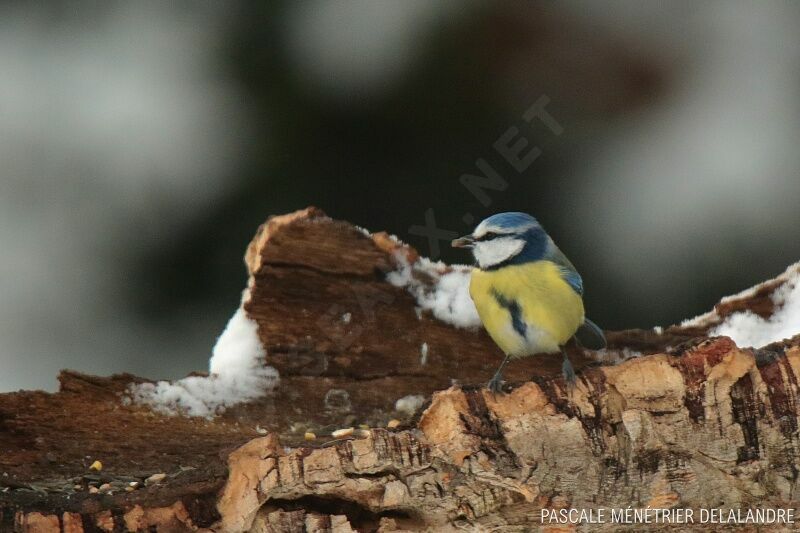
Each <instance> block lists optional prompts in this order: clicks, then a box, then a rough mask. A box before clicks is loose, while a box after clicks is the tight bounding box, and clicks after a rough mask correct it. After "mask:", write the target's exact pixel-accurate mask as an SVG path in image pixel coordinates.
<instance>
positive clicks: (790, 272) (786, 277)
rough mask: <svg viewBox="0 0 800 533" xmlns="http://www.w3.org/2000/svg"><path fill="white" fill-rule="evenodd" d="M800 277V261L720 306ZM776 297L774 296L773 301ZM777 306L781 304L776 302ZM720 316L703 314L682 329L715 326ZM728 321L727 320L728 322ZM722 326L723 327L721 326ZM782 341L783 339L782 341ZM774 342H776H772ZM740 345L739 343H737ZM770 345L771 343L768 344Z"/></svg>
mask: <svg viewBox="0 0 800 533" xmlns="http://www.w3.org/2000/svg"><path fill="white" fill-rule="evenodd" d="M798 276H800V261H798V262H797V263H794V264H793V265H790V266H789V268H787V269H786V270H785V271H784V272H783V273H782V274H780V275H779V276H777V277H775V278H773V279H770V280H767V281H765V282H763V283H759V284H758V285H754V286H752V287H750V288H749V289H745V290H743V291H741V292H739V293H737V294H732V295H730V296H726V297H724V298H723V299H721V300H720V301H719V303H720V304H726V303H730V302H733V301H737V300H745V299H747V298H752V297H753V296H754V295H755V294H756V293H757V292H758V291H760V290H761V289H762V288H763V287H764V286H765V285H767V284H772V283H775V282H778V283H784V284H785V283H789V282H793V280H795V281H796V280H797V277H798ZM774 297H775V295H774V294H773V301H775V299H774ZM775 303H776V304H778V303H779V302H777V301H775ZM719 318H720V317H719V314H717V311H716V310H711V311H709V312H708V313H703V314H702V315H699V316H696V317H694V318H690V319H687V320H684V321H683V322H681V327H683V328H694V327H705V326H708V325H709V324H713V323H715V322H718V321H719ZM726 321H727V320H726ZM720 326H721V325H720ZM720 326H718V327H720ZM781 340H782V339H781ZM772 342H774V341H772ZM737 344H738V342H737ZM766 344H769V343H766Z"/></svg>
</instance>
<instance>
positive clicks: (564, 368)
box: [561, 346, 576, 389]
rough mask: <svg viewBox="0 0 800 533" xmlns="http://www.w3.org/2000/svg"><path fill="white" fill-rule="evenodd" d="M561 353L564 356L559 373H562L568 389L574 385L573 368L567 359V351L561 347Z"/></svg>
mask: <svg viewBox="0 0 800 533" xmlns="http://www.w3.org/2000/svg"><path fill="white" fill-rule="evenodd" d="M561 353H562V355H563V356H564V362H563V363H561V373H562V374H563V375H564V381H566V382H567V387H569V388H570V389H571V388H572V387H574V386H575V381H576V377H575V369H574V368H573V367H572V362H571V361H570V360H569V356H568V355H567V351H566V350H565V349H564V347H563V346H562V347H561Z"/></svg>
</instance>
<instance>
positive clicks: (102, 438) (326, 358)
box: [0, 208, 800, 532]
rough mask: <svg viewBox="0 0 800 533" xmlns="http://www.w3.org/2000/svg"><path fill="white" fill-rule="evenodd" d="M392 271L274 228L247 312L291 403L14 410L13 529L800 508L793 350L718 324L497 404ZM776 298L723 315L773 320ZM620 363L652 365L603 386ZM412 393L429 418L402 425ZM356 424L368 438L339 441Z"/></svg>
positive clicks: (39, 399)
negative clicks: (185, 409) (756, 345)
mask: <svg viewBox="0 0 800 533" xmlns="http://www.w3.org/2000/svg"><path fill="white" fill-rule="evenodd" d="M398 256H399V257H402V258H405V259H406V260H408V261H411V262H413V261H414V260H416V258H417V257H418V256H417V254H416V252H415V251H414V250H413V249H411V248H409V247H406V246H404V245H401V244H399V243H397V242H396V241H394V240H392V239H391V238H389V237H388V236H386V235H384V234H376V235H373V236H368V235H367V234H365V233H364V232H362V231H360V230H358V229H357V228H355V227H353V226H352V225H350V224H347V223H345V222H341V221H335V220H331V219H329V218H328V217H327V216H325V215H324V213H322V212H320V211H319V210H317V209H314V208H309V209H307V210H303V211H299V212H297V213H293V214H291V215H285V216H282V217H274V218H272V219H271V220H270V221H268V222H267V223H265V225H264V226H262V228H260V229H259V231H258V233H257V235H256V237H255V239H254V240H253V243H252V244H251V245H250V247H249V249H248V251H247V254H246V264H247V268H248V272H249V274H250V281H249V289H250V297H249V299H248V300H247V301H246V303H245V310H246V312H247V314H248V315H249V316H250V317H252V318H253V319H255V320H256V322H257V323H258V326H259V328H258V334H259V337H260V339H261V341H262V343H263V345H264V346H265V348H266V351H267V364H269V365H271V366H273V367H275V368H276V369H277V370H278V371H279V373H280V376H281V380H280V384H279V386H278V387H277V388H276V390H275V391H274V392H273V393H272V394H270V395H269V396H267V397H264V398H262V399H259V400H257V401H254V402H251V403H247V404H242V405H240V406H237V407H234V408H231V409H229V410H228V411H226V412H225V413H224V414H222V415H220V416H218V417H216V418H213V419H211V420H206V419H202V418H187V417H181V416H172V417H170V416H164V415H160V414H156V413H154V412H152V411H151V410H150V409H149V408H147V407H143V406H137V405H130V404H129V402H126V401H125V396H126V394H125V392H126V389H127V387H128V386H129V385H130V384H131V383H136V382H141V381H144V380H143V379H142V378H138V377H135V376H131V375H120V376H112V377H110V378H100V377H92V376H85V375H81V374H78V373H75V372H69V371H65V372H63V373H62V374H61V376H60V383H61V386H60V390H59V392H57V393H54V394H49V393H44V392H38V391H23V392H16V393H7V394H0V531H3V530H15V529H16V530H20V531H76V532H79V531H125V530H132V531H148V530H158V531H197V530H212V531H247V530H252V531H316V530H330V531H348V530H350V529H349V528H353V529H357V530H359V531H374V530H378V529H380V530H382V531H390V530H393V529H396V530H402V529H404V528H405V529H406V530H421V529H425V528H433V529H431V530H448V529H453V528H464V529H466V530H473V531H483V530H486V529H491V528H495V530H509V531H524V530H528V529H526V527H527V526H526V524H530V523H535V522H536V521H537V520H538V516H539V514H538V513H539V510H540V509H541V508H542V507H557V506H570V505H571V506H583V507H588V506H597V505H601V504H602V505H605V506H612V505H616V506H623V507H624V506H627V505H634V506H637V505H639V506H644V505H647V504H648V503H652V504H654V505H655V504H659V505H662V506H663V505H666V506H669V505H683V506H699V505H705V504H707V505H709V506H711V505H729V506H736V505H756V504H762V505H765V504H767V503H768V504H770V505H772V506H778V505H783V506H792V505H793V504H794V502H795V498H796V497H795V494H796V484H797V478H798V476H797V472H798V469H799V468H800V464H798V459H797V453H798V450H800V441H798V432H797V428H798V415H797V403H796V402H797V400H796V398H797V392H798V391H797V375H798V370H799V367H798V361H800V350H799V349H798V347H797V346H798V345H800V338H798V337H796V338H795V339H793V340H788V341H786V342H784V343H778V344H775V345H771V346H769V347H765V348H764V349H761V350H756V351H753V350H742V349H739V348H737V347H736V346H735V345H734V344H733V343H732V342H731V341H730V340H728V339H725V338H719V339H707V338H706V337H705V333H706V331H707V329H708V327H710V326H711V325H714V323H715V321H713V320H712V321H711V322H709V323H708V324H705V325H703V326H697V327H692V328H680V327H671V328H667V329H666V331H665V332H664V333H663V334H661V335H658V334H656V333H655V332H653V331H641V330H630V331H622V332H607V336H608V339H609V344H610V350H609V352H608V353H606V354H594V353H591V352H587V353H584V352H582V351H579V350H576V349H573V350H572V352H571V354H572V358H573V361H574V362H575V363H576V367H578V369H579V374H580V379H579V384H578V387H577V389H576V390H575V391H573V392H572V393H571V394H567V392H566V391H565V389H564V384H563V380H562V379H561V377H560V364H561V361H560V358H559V357H551V356H543V357H537V358H529V359H527V360H523V361H519V362H515V363H514V364H513V365H511V367H510V368H509V371H508V373H507V378H508V380H509V384H508V388H507V394H502V395H498V396H497V397H494V396H492V395H489V394H487V393H485V392H484V391H483V390H482V389H481V385H482V384H483V383H484V382H485V381H486V380H487V379H488V377H489V376H490V375H491V373H492V372H493V370H494V368H495V367H496V365H497V364H498V363H499V361H500V359H501V354H500V352H499V350H498V349H497V348H496V347H495V346H494V344H493V343H492V342H491V340H490V339H489V338H488V336H487V335H486V334H485V333H484V332H483V331H481V330H475V331H472V330H466V329H457V328H454V327H452V326H449V325H447V324H445V323H443V322H441V321H439V320H437V319H435V318H433V317H432V316H430V315H429V314H426V313H422V314H421V315H419V314H418V312H417V311H416V310H415V307H416V302H415V300H414V298H413V297H412V296H411V295H410V294H409V293H408V292H407V291H406V290H405V289H403V288H398V287H394V286H392V285H390V284H389V283H387V282H386V280H385V277H386V274H387V273H388V272H390V271H391V270H393V269H395V268H397V261H398V259H397V258H398ZM419 276H423V275H422V274H419ZM420 282H422V283H424V282H426V280H425V279H424V277H421V278H420ZM781 283H782V282H780V281H776V282H773V283H770V284H766V285H765V286H764V287H762V288H761V289H759V290H758V291H756V292H755V294H754V295H749V296H747V297H745V298H741V299H739V300H733V301H728V302H726V303H725V304H721V305H719V306H717V312H718V315H719V317H723V316H726V315H727V314H728V313H730V312H734V311H737V310H742V309H752V310H754V312H757V313H758V314H760V315H762V316H769V314H770V313H771V312H772V310H773V309H772V307H771V305H772V303H771V302H772V300H771V299H770V298H769V296H770V294H771V293H772V291H774V290H775V288H776V287H777V286H779V285H780V284H781ZM347 313H349V314H350V317H351V319H350V320H349V321H344V320H342V316H343V315H345V314H347ZM715 320H716V321H718V320H719V319H715ZM423 343H426V344H427V345H428V357H427V361H424V362H423V360H422V358H421V356H420V355H421V354H420V349H421V346H422V344H423ZM623 348H627V349H629V350H636V351H639V352H642V353H643V354H645V355H644V356H642V357H639V358H636V359H632V360H629V361H625V362H623V363H620V364H617V365H614V366H609V365H610V363H612V362H615V361H618V360H619V359H620V357H618V356H617V355H618V354H617V353H616V351H617V350H622V349H623ZM423 363H424V364H423ZM437 391H438V392H437ZM434 393H435V394H434ZM412 394H413V395H422V396H424V397H425V398H427V401H426V405H425V407H426V408H427V409H426V410H424V414H423V413H422V412H421V411H420V412H417V413H416V414H415V415H413V416H412V415H409V414H406V413H399V412H396V411H395V410H394V406H395V402H396V401H397V400H398V399H399V398H402V397H404V396H407V395H412ZM392 419H399V420H400V421H401V426H400V427H399V428H395V429H391V430H389V429H385V428H386V426H387V423H388V422H389V421H390V420H392ZM351 426H352V427H359V426H363V427H369V428H372V429H370V430H364V431H361V432H357V433H356V434H355V435H352V436H348V437H346V438H344V439H334V438H333V437H331V433H332V432H333V431H334V430H336V429H338V428H342V427H351ZM264 430H267V431H269V433H270V435H269V436H263V435H262V433H263V432H264ZM307 431H311V432H313V433H315V434H316V436H317V438H316V439H314V440H311V441H306V440H305V439H304V434H305V433H306V432H307ZM234 450H236V451H235V453H233V454H231V452H234ZM95 460H99V461H101V462H102V463H103V468H102V470H100V471H99V472H98V471H95V470H91V469H90V465H91V464H92V463H93V462H94V461H95ZM162 473H163V474H165V475H166V477H165V478H164V479H163V480H162V481H161V482H158V483H151V484H150V485H149V486H145V484H144V480H145V479H147V478H148V477H150V476H151V475H153V474H162ZM131 482H134V483H136V482H138V483H139V485H138V486H137V487H136V488H135V489H133V488H131V487H130V483H131ZM106 484H107V485H106ZM104 485H105V489H104V490H102V491H97V492H95V491H93V490H92V491H90V488H91V487H100V486H104ZM126 488H127V489H126ZM326 528H327V529H326Z"/></svg>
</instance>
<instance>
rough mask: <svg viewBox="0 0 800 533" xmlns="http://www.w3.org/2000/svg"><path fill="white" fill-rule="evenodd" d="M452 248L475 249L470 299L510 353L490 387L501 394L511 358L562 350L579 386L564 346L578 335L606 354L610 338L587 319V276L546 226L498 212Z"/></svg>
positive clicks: (567, 373) (565, 367)
mask: <svg viewBox="0 0 800 533" xmlns="http://www.w3.org/2000/svg"><path fill="white" fill-rule="evenodd" d="M451 245H452V246H453V247H454V248H468V249H471V250H472V255H473V256H474V259H475V266H474V268H473V269H472V271H471V273H470V282H469V294H470V297H471V298H472V301H473V302H474V303H475V308H476V309H477V311H478V316H479V318H480V320H481V322H482V323H483V326H484V328H485V329H486V331H487V332H488V333H489V336H490V337H491V338H492V340H494V342H495V343H496V344H497V345H498V346H499V347H500V349H501V350H502V351H503V353H504V354H505V358H504V359H503V362H502V363H500V366H499V368H498V369H497V372H495V374H494V376H493V377H492V379H491V380H490V381H489V383H488V384H487V388H488V389H489V390H490V391H491V392H493V393H497V392H500V391H501V390H502V385H503V370H504V369H505V367H506V365H507V364H508V362H509V361H510V360H512V359H518V358H521V357H528V356H532V355H537V354H549V353H558V352H561V353H562V355H563V363H562V367H561V368H562V373H563V375H564V378H565V381H566V383H567V385H568V386H569V387H570V388H572V387H573V386H574V385H575V381H576V376H575V370H574V368H573V366H572V363H571V362H570V360H569V357H568V356H567V352H566V351H565V350H564V345H565V344H567V343H568V342H569V341H570V340H571V339H573V338H575V339H576V340H577V342H578V344H579V345H581V346H584V347H586V348H590V349H594V350H599V349H601V348H604V347H605V346H606V339H605V336H604V335H603V331H602V330H601V329H600V327H599V326H597V324H595V323H594V322H592V321H591V320H589V319H588V318H586V316H585V312H584V307H583V280H582V279H581V275H580V274H579V273H578V271H577V270H576V269H575V267H574V266H573V265H572V263H571V262H570V261H569V259H567V256H566V255H564V253H563V252H561V250H559V248H558V246H556V244H555V242H554V241H553V239H552V238H551V237H550V236H549V235H548V234H547V232H546V231H545V230H544V228H542V226H541V224H539V222H538V221H537V220H536V219H535V218H534V217H532V216H531V215H529V214H527V213H520V212H508V213H498V214H496V215H492V216H490V217H488V218H486V219H485V220H483V221H482V222H481V223H480V224H478V225H477V226H476V227H475V229H474V230H473V232H472V233H471V234H469V235H465V236H464V237H460V238H458V239H455V240H453V241H452V243H451Z"/></svg>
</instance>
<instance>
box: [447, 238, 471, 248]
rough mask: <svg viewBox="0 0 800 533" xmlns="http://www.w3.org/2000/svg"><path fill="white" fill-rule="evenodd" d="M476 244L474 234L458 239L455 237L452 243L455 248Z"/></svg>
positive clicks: (469, 246)
mask: <svg viewBox="0 0 800 533" xmlns="http://www.w3.org/2000/svg"><path fill="white" fill-rule="evenodd" d="M474 245H475V239H473V238H472V235H464V236H463V237H460V238H458V239H453V241H452V242H451V243H450V246H452V247H453V248H472V247H473V246H474Z"/></svg>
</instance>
